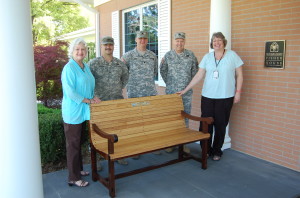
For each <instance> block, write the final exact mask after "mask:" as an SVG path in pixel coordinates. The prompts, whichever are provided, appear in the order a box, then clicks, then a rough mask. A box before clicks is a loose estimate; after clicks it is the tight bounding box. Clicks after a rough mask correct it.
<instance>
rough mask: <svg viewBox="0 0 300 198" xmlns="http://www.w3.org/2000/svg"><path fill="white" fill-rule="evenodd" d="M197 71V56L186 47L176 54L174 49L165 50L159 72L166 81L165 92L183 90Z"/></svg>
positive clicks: (170, 92)
mask: <svg viewBox="0 0 300 198" xmlns="http://www.w3.org/2000/svg"><path fill="white" fill-rule="evenodd" d="M197 72H198V61H197V58H196V57H195V55H194V53H193V52H192V51H190V50H187V49H184V51H183V53H182V54H177V53H176V52H175V50H171V51H169V52H167V53H166V54H165V56H164V57H163V58H162V60H161V63H160V74H161V76H162V78H163V80H164V81H165V83H166V93H167V94H173V93H176V92H177V91H181V90H183V89H184V88H185V87H186V86H187V85H188V84H189V83H190V82H191V80H192V79H193V77H194V76H195V75H196V73H197ZM189 92H192V91H189Z"/></svg>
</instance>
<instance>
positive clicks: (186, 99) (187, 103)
mask: <svg viewBox="0 0 300 198" xmlns="http://www.w3.org/2000/svg"><path fill="white" fill-rule="evenodd" d="M192 97H193V92H188V93H186V94H184V95H183V96H182V102H183V107H184V112H186V113H188V114H190V113H191V108H192ZM185 125H186V127H189V119H187V118H185Z"/></svg>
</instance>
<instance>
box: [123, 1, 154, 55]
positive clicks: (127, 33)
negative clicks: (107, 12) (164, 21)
mask: <svg viewBox="0 0 300 198" xmlns="http://www.w3.org/2000/svg"><path fill="white" fill-rule="evenodd" d="M157 19H158V6H157V2H156V1H155V2H151V3H148V4H143V5H140V6H138V7H134V8H131V9H128V10H124V11H123V30H124V31H123V33H124V45H123V46H124V50H123V52H124V53H125V52H128V51H129V50H132V49H134V48H135V47H136V43H135V35H136V32H137V31H140V30H144V31H147V32H148V33H149V37H148V45H147V49H148V50H151V51H153V52H154V53H155V54H156V55H158V35H157V34H158V20H157Z"/></svg>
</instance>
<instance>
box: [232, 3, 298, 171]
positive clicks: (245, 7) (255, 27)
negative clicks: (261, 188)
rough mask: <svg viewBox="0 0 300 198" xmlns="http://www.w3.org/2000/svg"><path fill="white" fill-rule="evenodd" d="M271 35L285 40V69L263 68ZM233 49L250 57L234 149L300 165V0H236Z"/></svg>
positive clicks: (236, 112) (234, 115)
mask: <svg viewBox="0 0 300 198" xmlns="http://www.w3.org/2000/svg"><path fill="white" fill-rule="evenodd" d="M268 40H286V59H285V60H286V61H285V69H284V70H278V69H277V70H276V69H267V68H264V66H263V65H264V51H265V41H268ZM232 49H233V50H234V51H236V52H237V53H238V54H239V55H240V56H241V58H242V59H243V61H244V63H245V65H244V66H243V69H244V86H243V93H242V100H241V102H240V104H237V105H235V106H234V108H233V111H232V117H231V122H230V124H231V125H230V136H231V138H232V147H233V149H236V150H238V151H242V152H245V153H247V154H250V155H253V156H255V157H258V158H261V159H265V160H268V161H271V162H274V163H277V164H280V165H283V166H286V167H289V168H291V169H295V170H298V171H300V122H299V120H300V1H297V0H294V1H282V0H271V1H257V2H256V1H251V0H242V1H241V0H240V1H238V0H234V1H232Z"/></svg>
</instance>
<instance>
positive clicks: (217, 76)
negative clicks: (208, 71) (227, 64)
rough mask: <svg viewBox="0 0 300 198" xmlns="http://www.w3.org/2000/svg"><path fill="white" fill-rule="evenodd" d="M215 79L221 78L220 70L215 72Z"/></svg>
mask: <svg viewBox="0 0 300 198" xmlns="http://www.w3.org/2000/svg"><path fill="white" fill-rule="evenodd" d="M213 78H214V79H218V78H219V72H218V70H215V71H214V74H213Z"/></svg>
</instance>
